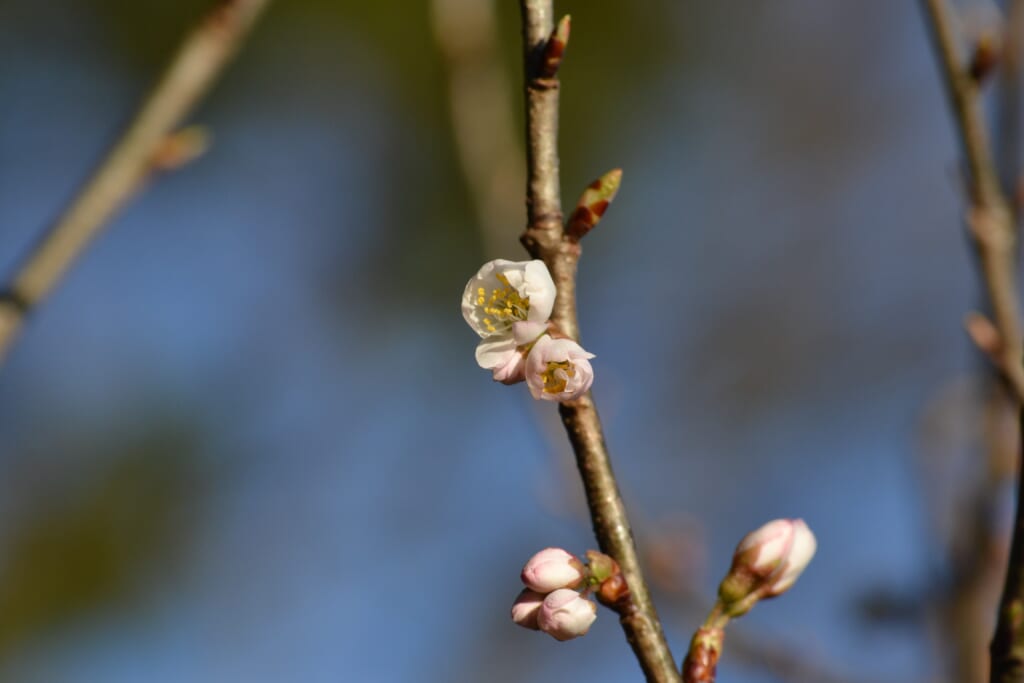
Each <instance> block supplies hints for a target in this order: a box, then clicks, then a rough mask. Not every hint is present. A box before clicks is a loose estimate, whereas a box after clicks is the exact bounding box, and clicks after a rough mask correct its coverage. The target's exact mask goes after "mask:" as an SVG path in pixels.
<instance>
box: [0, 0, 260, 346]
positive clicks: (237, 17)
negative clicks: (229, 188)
mask: <svg viewBox="0 0 1024 683" xmlns="http://www.w3.org/2000/svg"><path fill="white" fill-rule="evenodd" d="M268 2H269V0H219V2H218V3H217V5H216V6H215V7H214V8H213V9H212V10H211V11H210V13H209V14H208V15H207V16H206V17H205V18H204V19H203V21H202V22H201V23H200V24H199V26H198V27H197V28H196V29H195V30H194V31H193V32H192V34H191V35H190V36H189V37H188V38H187V39H186V40H185V43H184V44H183V45H182V46H181V48H180V50H179V51H178V54H177V56H176V57H175V58H174V59H173V61H172V62H171V65H170V67H168V69H167V71H166V72H165V73H164V75H163V77H162V78H161V79H160V81H159V82H158V83H157V85H156V86H155V87H154V89H153V91H152V94H151V95H150V96H149V98H148V99H147V100H146V102H145V103H144V104H143V105H142V109H141V110H140V111H139V113H138V115H137V116H136V118H135V120H134V121H133V122H132V124H131V125H130V126H129V128H128V130H127V131H126V132H125V133H124V135H123V137H122V138H121V139H120V141H119V142H118V143H117V144H116V145H115V146H114V148H113V149H112V150H111V152H110V154H109V155H108V156H107V158H106V159H105V160H104V161H103V162H102V163H101V164H100V166H99V168H98V169H97V170H96V171H95V173H94V174H93V176H92V178H91V179H90V180H89V181H88V182H87V183H86V184H85V186H84V187H83V188H82V190H81V192H80V193H79V195H78V196H77V197H76V198H75V199H74V200H73V201H72V203H71V205H70V206H69V207H68V209H67V210H66V211H65V212H64V214H63V215H62V216H61V217H60V218H59V219H58V220H57V222H56V223H55V224H54V225H53V226H52V227H51V228H50V229H49V230H48V231H47V233H46V234H45V235H44V236H43V238H42V239H41V240H40V242H39V243H38V245H37V246H36V247H35V248H34V249H33V250H32V251H31V253H30V254H29V255H28V256H27V258H26V259H25V260H24V261H23V262H22V264H21V265H20V267H18V269H17V272H16V273H15V275H14V277H13V279H12V281H11V282H10V283H9V284H8V285H7V287H6V289H5V290H4V292H3V293H2V295H0V362H3V359H4V357H5V355H6V353H7V352H8V351H9V349H10V346H11V343H12V342H13V341H14V338H15V336H16V335H17V333H18V331H19V330H20V329H21V326H22V324H23V323H24V320H25V317H26V316H27V315H28V314H29V313H30V312H31V310H32V309H33V308H35V307H36V306H37V305H38V304H39V303H40V302H41V301H42V300H43V298H45V297H46V295H47V294H48V293H49V292H50V291H51V290H52V289H53V287H54V286H55V285H56V284H57V282H58V281H59V280H60V278H61V276H62V275H63V274H64V273H65V272H66V271H67V270H68V268H69V267H70V266H71V264H72V263H73V262H74V260H75V259H76V258H77V257H78V256H79V254H81V253H82V251H83V250H84V249H85V248H86V246H88V244H89V242H90V241H91V240H92V239H93V238H94V237H96V235H97V234H98V233H99V231H100V229H101V228H102V227H103V226H104V225H105V224H106V223H107V222H108V221H110V219H111V218H112V217H113V216H114V214H116V213H117V211H118V210H120V209H121V208H122V207H123V206H124V205H125V204H126V203H127V202H128V201H129V200H130V199H131V198H132V196H134V195H135V194H136V193H137V192H138V191H139V189H140V188H141V186H142V185H143V184H144V183H145V181H146V180H147V179H148V178H149V177H150V176H151V175H152V174H153V173H154V172H155V171H158V170H163V169H168V168H174V167H177V166H180V165H181V164H183V163H187V162H188V161H189V160H190V159H192V158H194V157H195V156H196V155H197V154H199V153H201V152H202V149H203V148H204V146H205V137H204V136H203V135H202V134H199V133H197V132H196V130H195V129H191V130H190V129H186V130H184V131H177V130H176V129H177V128H178V126H180V125H181V123H182V121H183V120H184V119H185V117H186V116H188V115H189V113H190V112H191V111H192V110H193V109H194V108H195V106H196V105H197V104H198V103H199V101H200V100H201V99H202V97H203V96H204V95H205V94H206V92H207V91H208V90H209V89H210V87H211V86H212V85H213V83H214V81H215V80H216V78H217V77H218V76H219V75H220V73H221V71H222V70H223V69H224V66H225V65H226V64H227V63H228V61H229V60H230V58H231V57H232V55H234V54H235V52H236V51H237V49H238V47H239V45H240V44H241V42H242V39H243V38H244V37H245V35H246V34H247V33H248V31H249V29H250V27H251V26H252V24H253V23H254V22H255V20H256V19H257V17H258V16H259V15H260V13H261V12H262V11H263V9H264V8H265V7H266V5H267V4H268Z"/></svg>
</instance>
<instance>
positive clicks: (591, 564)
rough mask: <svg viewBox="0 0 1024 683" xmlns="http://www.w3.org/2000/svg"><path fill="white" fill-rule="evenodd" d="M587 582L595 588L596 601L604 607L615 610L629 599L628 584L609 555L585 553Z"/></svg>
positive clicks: (589, 551)
mask: <svg viewBox="0 0 1024 683" xmlns="http://www.w3.org/2000/svg"><path fill="white" fill-rule="evenodd" d="M587 563H588V564H587V570H588V573H589V576H588V582H589V583H590V585H591V586H596V589H595V594H596V595H597V599H598V601H599V602H600V603H601V604H602V605H604V606H605V607H611V608H612V609H617V608H618V607H619V606H620V604H621V603H622V601H623V600H625V599H626V598H628V597H629V584H627V583H626V578H625V577H624V576H623V575H622V569H620V568H619V563H618V562H616V561H615V559H614V558H612V557H611V556H610V555H605V554H604V553H599V552H598V551H596V550H588V551H587Z"/></svg>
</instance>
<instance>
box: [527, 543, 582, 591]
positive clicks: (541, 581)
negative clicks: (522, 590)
mask: <svg viewBox="0 0 1024 683" xmlns="http://www.w3.org/2000/svg"><path fill="white" fill-rule="evenodd" d="M519 578H521V579H522V580H523V583H524V584H526V586H527V588H531V589H533V590H535V591H537V592H538V593H550V592H551V591H553V590H557V589H559V588H573V587H575V586H578V585H579V584H580V582H581V581H582V580H583V563H582V562H580V559H579V558H578V557H576V556H575V555H573V554H572V553H570V552H568V551H566V550H562V549H561V548H545V549H544V550H541V551H540V552H539V553H537V554H536V555H534V556H533V557H531V558H530V559H529V561H527V563H526V566H524V567H523V572H522V574H520V577H519Z"/></svg>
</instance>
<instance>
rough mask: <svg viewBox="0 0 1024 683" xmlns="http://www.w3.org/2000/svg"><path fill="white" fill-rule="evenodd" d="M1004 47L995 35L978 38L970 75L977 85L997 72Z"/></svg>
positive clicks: (987, 34) (989, 34)
mask: <svg viewBox="0 0 1024 683" xmlns="http://www.w3.org/2000/svg"><path fill="white" fill-rule="evenodd" d="M1001 53H1002V45H1000V40H999V36H998V35H997V34H995V33H985V34H983V35H982V36H980V37H979V38H978V42H977V43H976V44H975V45H974V53H973V54H972V55H971V64H970V66H969V67H968V73H970V75H971V78H972V79H974V82H975V83H982V82H984V80H985V79H986V78H988V76H989V75H990V74H991V73H992V72H993V71H995V68H996V66H998V65H999V59H1000V58H1001V56H1002V55H1001Z"/></svg>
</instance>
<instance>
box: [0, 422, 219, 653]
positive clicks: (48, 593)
mask: <svg viewBox="0 0 1024 683" xmlns="http://www.w3.org/2000/svg"><path fill="white" fill-rule="evenodd" d="M151 427H152V428H151V429H149V430H146V431H144V432H143V433H140V434H137V435H133V436H131V435H122V436H115V435H110V434H104V433H102V431H101V432H99V433H97V434H93V435H85V436H82V437H81V439H80V440H79V439H75V440H73V441H71V440H69V441H67V442H66V443H64V445H63V446H59V447H56V448H55V452H51V453H45V452H43V453H38V454H34V455H33V460H34V462H33V463H24V464H22V465H21V466H20V467H16V468H11V469H14V470H15V471H21V472H23V473H24V471H25V469H26V468H28V469H32V468H33V467H34V468H37V469H44V470H49V471H46V472H37V473H36V475H30V476H29V479H30V480H31V481H30V485H31V490H32V491H33V499H32V502H31V503H29V504H28V505H26V506H25V508H26V509H24V510H19V514H18V515H17V519H16V522H17V523H16V524H14V525H13V529H12V531H11V534H10V537H9V538H8V539H7V541H6V543H2V544H0V558H2V561H0V659H2V658H3V657H4V656H6V655H8V654H10V652H11V651H12V650H13V649H14V648H16V647H17V646H18V645H19V643H21V642H23V641H24V640H25V639H26V638H29V637H32V636H36V635H39V634H42V633H44V632H46V631H48V630H50V629H53V628H55V627H60V626H62V625H67V624H68V623H70V622H71V621H72V620H73V619H75V618H76V617H79V616H82V615H83V614H85V613H87V612H89V611H90V610H95V609H98V608H104V607H109V606H112V605H117V604H121V605H126V604H128V603H130V602H131V600H132V598H133V597H136V596H137V595H139V594H140V591H141V590H142V589H144V588H145V586H146V583H147V581H148V580H149V579H151V578H153V577H155V576H157V575H164V574H166V573H167V572H168V571H169V570H171V569H172V568H173V567H174V564H175V557H176V556H177V555H178V554H179V552H180V549H181V547H182V543H183V541H184V540H185V539H186V537H187V534H186V529H187V519H188V516H187V515H185V514H183V512H184V511H183V509H182V504H183V502H184V501H186V500H188V501H189V502H190V504H193V503H194V502H196V500H197V499H198V494H199V492H201V490H202V488H201V487H197V486H196V483H197V481H198V480H197V478H196V475H197V468H196V464H197V463H196V457H195V456H196V454H195V443H196V440H195V435H194V434H192V433H191V432H190V430H189V429H186V428H182V427H180V426H173V425H152V426H151ZM69 456H70V457H69ZM69 461H78V462H81V463H86V464H87V465H88V469H87V470H86V469H85V468H83V467H80V466H69V467H67V468H65V467H64V466H63V465H64V464H66V463H69ZM43 463H48V464H43ZM55 463H60V465H55ZM39 474H41V475H42V476H37V475H39Z"/></svg>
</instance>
